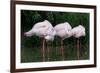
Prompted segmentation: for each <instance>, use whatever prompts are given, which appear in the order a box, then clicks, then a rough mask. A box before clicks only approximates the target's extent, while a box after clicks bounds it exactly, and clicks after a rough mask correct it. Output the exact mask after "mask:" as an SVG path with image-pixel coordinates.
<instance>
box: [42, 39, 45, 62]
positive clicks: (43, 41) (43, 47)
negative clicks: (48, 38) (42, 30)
mask: <svg viewBox="0 0 100 73" xmlns="http://www.w3.org/2000/svg"><path fill="white" fill-rule="evenodd" d="M42 57H43V61H45V39H44V38H43V40H42Z"/></svg>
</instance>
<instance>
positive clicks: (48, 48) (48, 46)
mask: <svg viewBox="0 0 100 73" xmlns="http://www.w3.org/2000/svg"><path fill="white" fill-rule="evenodd" d="M47 52H48V61H49V60H50V43H47Z"/></svg>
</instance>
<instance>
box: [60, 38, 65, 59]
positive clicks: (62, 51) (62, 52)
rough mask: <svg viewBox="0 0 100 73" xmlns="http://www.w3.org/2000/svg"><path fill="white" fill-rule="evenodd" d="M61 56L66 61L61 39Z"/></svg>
mask: <svg viewBox="0 0 100 73" xmlns="http://www.w3.org/2000/svg"><path fill="white" fill-rule="evenodd" d="M61 55H62V60H64V47H63V40H62V39H61Z"/></svg>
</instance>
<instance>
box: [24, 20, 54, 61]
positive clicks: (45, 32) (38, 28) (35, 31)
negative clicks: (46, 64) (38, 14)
mask: <svg viewBox="0 0 100 73" xmlns="http://www.w3.org/2000/svg"><path fill="white" fill-rule="evenodd" d="M55 34H56V31H55V30H54V29H53V26H52V25H51V23H50V22H49V21H48V20H44V21H43V22H38V23H36V24H35V25H34V26H33V27H32V29H31V30H29V31H28V32H25V33H24V35H26V36H27V37H30V36H33V35H36V36H39V37H40V38H42V57H43V61H45V40H47V41H53V40H54V36H55ZM48 52H49V51H48Z"/></svg>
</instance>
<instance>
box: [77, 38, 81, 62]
mask: <svg viewBox="0 0 100 73" xmlns="http://www.w3.org/2000/svg"><path fill="white" fill-rule="evenodd" d="M79 51H80V44H79V38H78V39H77V59H78V60H79V59H80V53H79Z"/></svg>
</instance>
